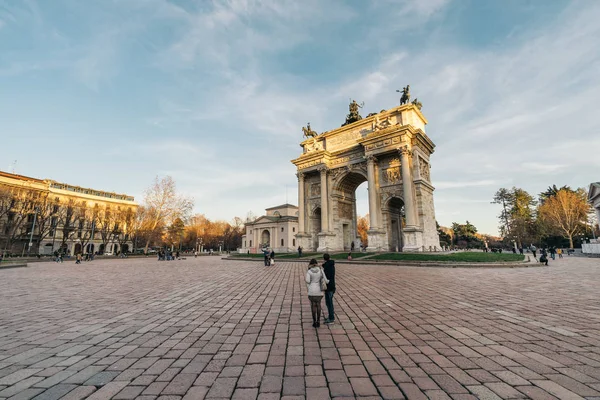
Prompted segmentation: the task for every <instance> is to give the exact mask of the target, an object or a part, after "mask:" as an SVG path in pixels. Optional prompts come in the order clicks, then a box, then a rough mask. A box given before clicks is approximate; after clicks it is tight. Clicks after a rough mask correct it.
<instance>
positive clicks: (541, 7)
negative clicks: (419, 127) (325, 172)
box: [0, 0, 600, 234]
mask: <svg viewBox="0 0 600 400" xmlns="http://www.w3.org/2000/svg"><path fill="white" fill-rule="evenodd" d="M598 20H600V2H595V1H550V0H535V1H534V0H529V1H527V0H512V1H511V0H509V1H491V0H490V1H486V0H460V1H459V0H455V1H452V0H418V1H417V0H415V1H391V0H377V1H362V0H361V1H335V0H328V1H316V0H306V1H302V2H300V1H286V0H265V1H251V0H230V1H217V0H214V1H197V0H169V1H168V0H121V1H111V0H88V1H80V0H53V1H43V0H39V1H36V0H0V133H1V136H0V137H1V140H2V152H1V153H0V169H2V170H9V171H10V170H11V169H12V166H11V165H12V164H13V161H14V160H17V163H16V167H15V172H17V173H20V174H24V175H30V176H35V177H44V178H51V179H55V180H58V181H63V182H68V183H72V184H77V185H80V186H89V187H93V188H97V189H104V190H110V191H117V192H124V193H128V194H132V195H134V196H136V198H137V199H138V200H139V201H141V200H142V194H143V190H144V188H145V187H147V186H148V185H149V184H150V183H151V181H152V179H153V178H154V176H156V175H161V176H162V175H171V176H173V177H174V178H175V180H176V181H177V183H178V187H179V189H180V190H181V191H182V192H184V193H186V194H188V195H190V196H193V197H194V198H195V199H196V211H197V212H201V213H204V214H206V216H207V217H209V218H213V219H226V220H229V219H231V218H232V217H234V216H242V217H244V216H245V215H246V214H247V212H248V211H253V212H254V213H255V214H258V215H260V214H262V213H263V210H264V208H266V207H270V206H273V205H276V204H279V203H283V202H285V201H286V187H287V196H288V200H289V201H290V202H292V203H296V202H297V200H296V198H297V194H296V193H297V192H296V190H297V189H296V178H295V175H294V173H295V167H294V166H293V165H292V164H291V163H290V162H289V160H291V159H293V158H296V157H297V156H298V155H299V154H300V150H301V149H300V147H299V146H298V143H299V142H300V141H301V140H302V132H301V130H300V128H301V126H303V125H305V124H306V122H307V121H310V122H311V125H312V127H313V128H314V129H315V130H317V131H325V130H329V129H332V128H335V127H337V126H339V125H340V124H341V123H342V122H343V121H344V119H345V115H346V113H347V104H348V99H349V98H354V99H357V100H358V101H364V102H365V109H364V110H365V111H364V112H363V114H366V113H368V112H373V111H379V110H381V109H383V108H386V109H387V108H391V107H393V106H395V105H397V104H398V94H397V93H396V92H395V90H396V89H398V88H401V87H402V86H405V85H406V84H410V85H411V92H412V94H413V97H415V96H416V97H418V98H419V100H421V101H422V102H423V104H424V107H423V113H424V114H425V116H426V117H427V118H428V120H429V125H428V126H427V133H428V135H429V136H430V137H431V139H432V140H433V141H434V143H436V145H437V148H436V152H435V153H434V154H433V156H432V180H433V184H434V186H436V188H437V189H436V192H435V206H436V215H437V219H438V221H439V222H440V224H442V225H450V224H451V223H452V222H453V221H465V220H467V219H468V220H469V221H471V222H472V223H474V224H475V225H476V226H477V227H478V228H479V230H480V231H482V232H485V233H491V234H496V233H497V219H496V215H497V213H498V208H497V206H495V205H492V204H490V200H491V198H492V196H493V193H494V192H495V191H496V190H497V189H498V188H499V187H511V186H513V185H516V186H519V187H522V188H524V189H526V190H528V191H529V192H530V193H532V194H537V193H539V192H540V191H542V190H543V189H544V188H546V187H547V186H549V185H551V184H557V185H559V186H561V185H564V184H567V185H571V186H573V187H579V186H587V185H588V184H589V183H590V182H592V181H598V180H599V179H600V173H599V171H600V157H599V156H598V149H600V134H599V131H600V129H599V128H600V122H599V119H598V118H597V115H596V114H597V113H598V111H597V108H598V104H599V101H600V74H599V73H598V71H600V46H598V43H600V24H598V23H597V21H598ZM365 186H366V185H363V186H361V187H360V188H359V199H360V201H359V213H366V212H367V201H366V195H365Z"/></svg>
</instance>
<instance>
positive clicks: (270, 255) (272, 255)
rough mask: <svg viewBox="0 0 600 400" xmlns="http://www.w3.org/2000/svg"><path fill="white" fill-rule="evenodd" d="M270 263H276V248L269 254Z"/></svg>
mask: <svg viewBox="0 0 600 400" xmlns="http://www.w3.org/2000/svg"><path fill="white" fill-rule="evenodd" d="M269 259H270V260H269V261H270V262H269V264H270V265H275V250H274V249H271V254H269Z"/></svg>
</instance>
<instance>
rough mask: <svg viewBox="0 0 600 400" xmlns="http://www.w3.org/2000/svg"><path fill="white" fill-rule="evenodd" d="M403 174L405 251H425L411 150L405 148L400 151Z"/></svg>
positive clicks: (403, 248)
mask: <svg viewBox="0 0 600 400" xmlns="http://www.w3.org/2000/svg"><path fill="white" fill-rule="evenodd" d="M398 151H399V153H400V167H401V171H400V172H401V174H402V194H403V196H404V214H405V217H406V227H405V228H404V246H403V247H402V250H403V251H423V228H421V226H420V225H419V223H418V221H417V210H416V202H415V196H414V190H413V175H412V171H411V168H410V148H409V147H408V146H404V147H401V148H399V149H398Z"/></svg>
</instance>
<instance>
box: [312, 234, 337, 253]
mask: <svg viewBox="0 0 600 400" xmlns="http://www.w3.org/2000/svg"><path fill="white" fill-rule="evenodd" d="M317 236H318V237H319V247H318V248H317V251H319V252H321V251H325V252H327V251H332V250H339V249H338V247H339V246H338V245H337V243H336V242H335V241H336V239H337V238H336V235H335V234H334V233H328V232H321V233H319V234H318V235H317Z"/></svg>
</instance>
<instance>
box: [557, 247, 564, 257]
mask: <svg viewBox="0 0 600 400" xmlns="http://www.w3.org/2000/svg"><path fill="white" fill-rule="evenodd" d="M562 253H563V251H562V249H556V254H558V258H563V257H562Z"/></svg>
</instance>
